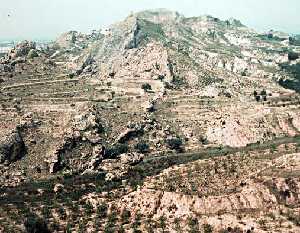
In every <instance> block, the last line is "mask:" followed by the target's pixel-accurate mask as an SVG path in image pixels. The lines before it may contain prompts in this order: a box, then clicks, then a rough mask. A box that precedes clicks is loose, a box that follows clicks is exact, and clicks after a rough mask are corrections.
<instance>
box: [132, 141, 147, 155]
mask: <svg viewBox="0 0 300 233" xmlns="http://www.w3.org/2000/svg"><path fill="white" fill-rule="evenodd" d="M135 149H136V150H137V151H138V152H140V153H147V152H149V145H148V144H147V143H146V142H145V141H141V142H139V143H138V144H136V145H135Z"/></svg>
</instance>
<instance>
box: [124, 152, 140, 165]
mask: <svg viewBox="0 0 300 233" xmlns="http://www.w3.org/2000/svg"><path fill="white" fill-rule="evenodd" d="M143 158H144V155H143V154H139V153H126V154H121V155H120V159H121V163H122V164H128V165H135V164H138V163H139V162H141V161H142V160H143Z"/></svg>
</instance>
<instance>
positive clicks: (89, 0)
mask: <svg viewBox="0 0 300 233" xmlns="http://www.w3.org/2000/svg"><path fill="white" fill-rule="evenodd" d="M156 8H167V9H170V10H174V11H178V12H179V13H181V14H183V15H185V16H187V17H191V16H200V15H204V14H209V15H212V16H214V17H218V18H221V19H228V18H230V17H233V18H236V19H239V20H241V21H242V23H243V24H245V25H247V26H248V27H251V28H253V29H256V30H258V31H269V30H270V29H273V30H279V31H284V32H288V33H292V34H300V0H0V40H6V39H9V40H13V39H31V40H36V39H50V40H53V39H55V38H57V37H58V36H59V34H61V33H63V32H66V31H69V30H77V31H81V32H90V31H91V30H93V29H96V30H98V29H100V28H103V27H107V26H109V25H110V24H112V23H115V22H117V21H121V20H123V19H124V18H125V17H126V16H128V15H129V14H130V13H132V12H137V11H140V10H146V9H156Z"/></svg>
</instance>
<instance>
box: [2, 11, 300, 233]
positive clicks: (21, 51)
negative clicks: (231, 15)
mask: <svg viewBox="0 0 300 233" xmlns="http://www.w3.org/2000/svg"><path fill="white" fill-rule="evenodd" d="M295 40H296V39H295V38H292V37H289V36H288V35H285V34H283V33H279V32H269V33H267V34H265V35H264V34H259V33H257V32H255V31H254V30H251V29H249V28H247V27H246V26H244V25H243V24H242V23H241V22H239V21H238V20H234V19H230V20H226V21H221V20H219V19H218V18H214V17H211V16H202V17H194V18H185V17H184V16H182V15H180V14H179V13H176V12H169V11H165V10H159V11H145V12H140V13H136V14H132V15H130V16H129V17H128V18H126V19H125V20H124V21H122V22H119V23H116V24H114V25H112V26H111V27H110V28H109V29H107V30H105V31H104V30H102V31H101V32H100V31H99V32H93V33H92V34H89V35H85V34H82V33H78V32H74V31H71V32H68V33H65V34H63V35H62V36H61V37H60V38H58V40H57V41H55V42H53V43H51V44H49V45H48V46H46V47H43V48H37V47H36V44H35V43H34V42H28V41H25V42H22V43H20V44H18V45H17V46H16V47H15V48H14V49H12V50H11V51H10V52H9V53H8V54H7V55H6V56H5V57H3V58H1V60H0V136H1V137H0V184H1V186H0V232H84V231H87V232H206V233H208V232H298V231H300V229H299V225H300V215H299V195H300V192H299V164H300V163H299V145H300V144H299V143H300V139H299V137H300V110H299V109H300V108H299V105H300V95H299V89H298V82H299V78H298V76H299V70H298V69H297V67H298V65H299V64H300V63H299V52H300V51H299V50H300V48H299V46H298V45H297V43H295Z"/></svg>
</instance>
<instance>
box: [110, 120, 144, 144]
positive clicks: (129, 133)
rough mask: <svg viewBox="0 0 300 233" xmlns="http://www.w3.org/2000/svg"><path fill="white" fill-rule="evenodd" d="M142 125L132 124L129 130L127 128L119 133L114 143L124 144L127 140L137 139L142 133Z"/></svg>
mask: <svg viewBox="0 0 300 233" xmlns="http://www.w3.org/2000/svg"><path fill="white" fill-rule="evenodd" d="M144 128H145V126H144V125H139V124H134V125H131V126H130V128H127V129H126V130H125V131H124V132H121V133H120V135H119V136H118V137H117V139H116V142H117V143H125V142H128V141H129V140H131V139H133V138H134V137H137V136H139V135H141V134H143V132H144Z"/></svg>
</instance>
